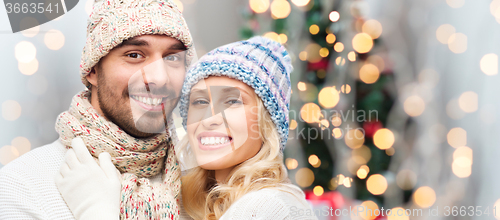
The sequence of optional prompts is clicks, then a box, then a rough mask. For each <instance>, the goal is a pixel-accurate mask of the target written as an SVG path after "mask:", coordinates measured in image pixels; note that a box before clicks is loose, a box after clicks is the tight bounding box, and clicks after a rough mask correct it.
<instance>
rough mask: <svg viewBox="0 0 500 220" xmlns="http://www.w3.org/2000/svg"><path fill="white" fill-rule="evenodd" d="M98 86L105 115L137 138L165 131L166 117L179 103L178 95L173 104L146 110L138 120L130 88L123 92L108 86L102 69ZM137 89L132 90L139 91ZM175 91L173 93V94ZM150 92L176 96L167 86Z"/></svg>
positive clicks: (98, 77) (100, 102)
mask: <svg viewBox="0 0 500 220" xmlns="http://www.w3.org/2000/svg"><path fill="white" fill-rule="evenodd" d="M97 80H98V85H99V86H98V87H97V97H98V99H99V105H100V108H101V110H102V113H103V114H104V116H105V117H106V118H107V119H108V120H109V121H111V122H113V123H115V124H116V125H118V127H120V128H121V129H122V130H124V131H125V132H126V133H128V134H129V135H131V136H133V137H136V138H148V137H152V136H154V135H156V134H159V133H163V132H165V129H166V128H167V124H166V118H168V117H169V116H170V113H171V112H172V110H173V108H174V107H175V106H176V105H177V102H178V100H179V99H178V98H177V97H176V98H175V100H170V101H174V102H175V103H174V104H173V105H165V109H164V110H163V111H162V112H151V111H148V112H145V113H144V114H143V115H142V116H141V117H140V118H139V119H138V120H137V121H136V122H134V117H133V114H132V106H131V104H130V102H131V101H132V100H131V98H130V95H129V94H130V92H129V88H127V89H125V90H124V91H123V92H122V93H121V94H119V93H115V92H114V91H113V90H112V89H110V87H109V86H108V82H107V81H106V79H105V73H104V72H103V71H102V69H101V71H100V73H99V74H98V76H97ZM138 90H141V88H139V89H135V90H134V91H132V92H138ZM172 93H173V94H172ZM150 94H169V97H173V96H175V92H172V91H170V90H168V89H167V88H153V89H152V90H150Z"/></svg>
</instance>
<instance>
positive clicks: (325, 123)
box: [319, 119, 330, 130]
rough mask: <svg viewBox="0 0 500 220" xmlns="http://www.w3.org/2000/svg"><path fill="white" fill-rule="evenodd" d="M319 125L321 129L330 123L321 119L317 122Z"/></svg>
mask: <svg viewBox="0 0 500 220" xmlns="http://www.w3.org/2000/svg"><path fill="white" fill-rule="evenodd" d="M319 125H320V126H321V129H323V130H324V129H326V128H328V127H330V123H329V122H328V120H326V119H321V121H320V122H319Z"/></svg>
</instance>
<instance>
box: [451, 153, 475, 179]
mask: <svg viewBox="0 0 500 220" xmlns="http://www.w3.org/2000/svg"><path fill="white" fill-rule="evenodd" d="M451 170H452V171H453V174H455V175H456V176H457V177H459V178H467V177H469V176H470V175H471V173H472V164H471V163H470V160H467V159H466V158H464V157H460V158H458V159H456V160H453V163H452V164H451Z"/></svg>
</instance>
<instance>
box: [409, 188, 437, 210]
mask: <svg viewBox="0 0 500 220" xmlns="http://www.w3.org/2000/svg"><path fill="white" fill-rule="evenodd" d="M413 201H414V202H415V204H417V205H418V206H420V207H422V208H428V207H431V206H432V205H433V204H434V202H436V193H435V192H434V190H433V189H432V188H431V187H428V186H422V187H420V188H418V189H417V190H416V191H415V192H414V193H413Z"/></svg>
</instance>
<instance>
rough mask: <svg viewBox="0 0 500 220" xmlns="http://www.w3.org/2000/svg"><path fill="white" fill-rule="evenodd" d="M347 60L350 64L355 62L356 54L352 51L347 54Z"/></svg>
mask: <svg viewBox="0 0 500 220" xmlns="http://www.w3.org/2000/svg"><path fill="white" fill-rule="evenodd" d="M347 59H349V61H351V62H354V61H356V53H355V52H354V51H351V52H349V53H348V54H347Z"/></svg>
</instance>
